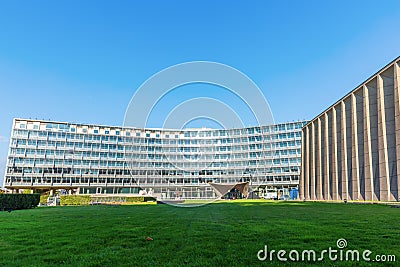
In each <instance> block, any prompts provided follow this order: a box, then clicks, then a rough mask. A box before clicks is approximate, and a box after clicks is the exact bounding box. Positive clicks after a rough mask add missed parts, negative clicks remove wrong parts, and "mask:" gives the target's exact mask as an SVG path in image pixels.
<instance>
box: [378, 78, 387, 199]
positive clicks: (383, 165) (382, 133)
mask: <svg viewBox="0 0 400 267" xmlns="http://www.w3.org/2000/svg"><path fill="white" fill-rule="evenodd" d="M377 104H378V149H379V185H380V187H379V188H380V193H379V196H380V199H379V200H381V201H388V200H389V199H390V180H389V159H388V150H387V139H386V138H387V135H386V116H385V93H384V90H383V79H382V77H381V75H379V74H378V76H377Z"/></svg>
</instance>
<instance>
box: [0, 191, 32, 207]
mask: <svg viewBox="0 0 400 267" xmlns="http://www.w3.org/2000/svg"><path fill="white" fill-rule="evenodd" d="M39 200H40V194H0V210H10V209H11V210H22V209H30V208H34V207H37V205H38V204H39Z"/></svg>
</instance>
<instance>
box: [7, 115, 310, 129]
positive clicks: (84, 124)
mask: <svg viewBox="0 0 400 267" xmlns="http://www.w3.org/2000/svg"><path fill="white" fill-rule="evenodd" d="M18 120H19V121H34V122H44V123H58V124H69V125H71V124H72V125H77V126H92V127H105V128H107V127H109V128H119V129H131V130H149V131H181V132H184V131H199V130H216V131H219V130H236V129H248V128H255V127H263V126H272V125H283V124H292V123H303V122H304V123H306V122H307V120H298V121H291V122H282V123H274V124H269V125H256V126H246V127H242V128H227V129H214V128H207V127H205V128H185V129H170V128H150V127H149V128H140V127H134V126H122V125H121V126H115V125H103V124H94V123H76V122H65V121H54V120H44V119H27V118H14V119H13V122H14V123H15V121H18ZM14 123H13V125H14Z"/></svg>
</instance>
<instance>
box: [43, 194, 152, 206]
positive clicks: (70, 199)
mask: <svg viewBox="0 0 400 267" xmlns="http://www.w3.org/2000/svg"><path fill="white" fill-rule="evenodd" d="M46 197H47V196H46ZM120 198H121V199H120V201H121V202H129V203H131V202H147V201H154V200H155V199H154V198H153V197H144V196H143V197H120ZM110 199H112V198H110V197H98V196H93V197H91V196H88V195H68V196H60V205H61V206H71V205H89V204H90V203H91V202H103V203H107V201H110ZM124 200H125V201H124Z"/></svg>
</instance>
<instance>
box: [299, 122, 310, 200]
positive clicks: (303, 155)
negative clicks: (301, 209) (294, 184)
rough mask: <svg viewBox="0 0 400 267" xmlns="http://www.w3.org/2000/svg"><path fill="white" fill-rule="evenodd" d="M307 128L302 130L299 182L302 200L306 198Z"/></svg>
mask: <svg viewBox="0 0 400 267" xmlns="http://www.w3.org/2000/svg"><path fill="white" fill-rule="evenodd" d="M306 138H307V137H306V129H303V130H302V131H301V173H300V183H299V198H300V200H303V199H304V196H305V194H304V190H305V189H306V188H305V186H304V183H305V178H306V176H305V172H306V164H305V163H306V153H308V151H306V144H305V143H306Z"/></svg>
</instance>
